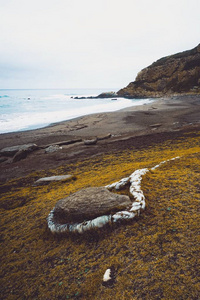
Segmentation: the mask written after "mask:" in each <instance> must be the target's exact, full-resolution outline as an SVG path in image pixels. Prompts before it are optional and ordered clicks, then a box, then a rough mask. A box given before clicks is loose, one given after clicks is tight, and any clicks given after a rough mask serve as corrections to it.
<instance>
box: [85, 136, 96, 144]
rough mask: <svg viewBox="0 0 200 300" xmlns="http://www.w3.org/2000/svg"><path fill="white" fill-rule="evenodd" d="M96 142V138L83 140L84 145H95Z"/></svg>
mask: <svg viewBox="0 0 200 300" xmlns="http://www.w3.org/2000/svg"><path fill="white" fill-rule="evenodd" d="M96 143H97V138H96V139H92V140H84V144H85V145H95V144H96Z"/></svg>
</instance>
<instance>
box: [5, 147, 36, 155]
mask: <svg viewBox="0 0 200 300" xmlns="http://www.w3.org/2000/svg"><path fill="white" fill-rule="evenodd" d="M36 149H38V146H37V145H36V144H25V145H17V146H12V147H6V148H3V149H1V150H0V155H3V156H13V155H15V153H17V152H18V151H25V152H31V151H33V150H36Z"/></svg>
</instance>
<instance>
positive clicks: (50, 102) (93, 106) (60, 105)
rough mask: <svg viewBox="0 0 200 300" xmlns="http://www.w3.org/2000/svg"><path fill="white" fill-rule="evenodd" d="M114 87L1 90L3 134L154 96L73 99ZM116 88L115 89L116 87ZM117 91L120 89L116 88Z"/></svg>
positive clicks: (127, 105) (0, 121) (148, 100)
mask: <svg viewBox="0 0 200 300" xmlns="http://www.w3.org/2000/svg"><path fill="white" fill-rule="evenodd" d="M108 91H113V89H57V90H56V89H48V90H47V89H45V90H39V89H38V90H37V89H32V90H28V89H24V90H22V89H15V90H14V89H9V90H6V89H1V90H0V133H8V132H16V131H24V130H31V129H37V128H42V127H45V126H47V125H49V124H52V123H55V122H60V121H64V120H70V119H73V118H76V117H79V116H83V115H88V114H92V113H100V112H110V111H116V110H119V109H123V108H126V107H130V106H134V105H141V104H145V103H149V102H150V101H152V100H151V99H145V100H144V99H125V98H115V99H117V100H115V101H113V100H111V99H100V98H99V99H74V97H76V96H78V97H81V96H97V95H99V94H101V93H102V92H108ZM114 91H115V90H114ZM116 91H117V89H116Z"/></svg>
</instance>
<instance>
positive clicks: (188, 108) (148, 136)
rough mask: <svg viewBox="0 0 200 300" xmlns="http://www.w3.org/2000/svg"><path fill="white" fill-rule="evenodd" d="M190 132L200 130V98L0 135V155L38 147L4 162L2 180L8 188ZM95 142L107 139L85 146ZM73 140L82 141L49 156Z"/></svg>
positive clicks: (171, 99)
mask: <svg viewBox="0 0 200 300" xmlns="http://www.w3.org/2000/svg"><path fill="white" fill-rule="evenodd" d="M94 101H95V100H94ZM113 105H115V102H114V101H113ZM191 129H192V130H193V131H199V129H200V96H188V95H187V96H184V95H182V96H174V97H166V98H160V99H156V100H155V101H154V102H152V103H150V104H146V105H141V106H133V107H128V108H125V109H123V110H120V111H117V112H109V113H98V114H92V115H88V116H83V117H79V118H76V119H73V120H69V121H64V122H60V123H56V124H52V125H50V126H48V127H45V128H42V129H36V130H30V131H24V132H14V133H7V134H0V149H2V148H4V147H10V146H15V145H22V144H27V143H35V144H37V145H38V146H39V147H40V148H39V149H38V150H36V151H33V152H31V153H30V154H29V155H28V156H27V157H26V158H25V159H22V160H20V161H18V162H15V163H13V162H12V158H7V157H5V158H6V160H5V161H4V162H1V163H0V180H1V182H4V181H5V180H8V179H11V178H17V177H22V176H26V175H28V174H29V173H31V172H34V171H38V170H48V169H52V168H56V167H58V166H61V165H63V164H68V163H69V164H70V163H73V162H75V161H79V160H80V161H83V160H85V159H88V158H91V157H92V156H96V155H101V154H104V153H112V152H116V151H122V150H125V149H130V148H133V147H135V148H142V147H148V146H149V145H151V144H152V143H162V141H164V140H166V139H170V138H171V139H174V138H177V137H179V136H181V135H183V134H184V132H185V131H188V130H189V131H191ZM108 134H111V137H110V138H106V136H107V135H108ZM96 137H100V138H102V137H105V139H101V140H98V142H97V144H95V145H85V144H84V140H85V139H94V138H96ZM75 139H79V140H80V141H79V142H76V143H74V144H70V145H62V149H59V150H58V151H57V152H53V153H48V154H47V153H45V147H46V146H48V145H51V144H54V143H58V142H62V141H71V140H75ZM0 158H1V157H0Z"/></svg>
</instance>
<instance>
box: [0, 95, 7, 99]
mask: <svg viewBox="0 0 200 300" xmlns="http://www.w3.org/2000/svg"><path fill="white" fill-rule="evenodd" d="M0 98H9V96H8V95H3V96H0Z"/></svg>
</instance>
